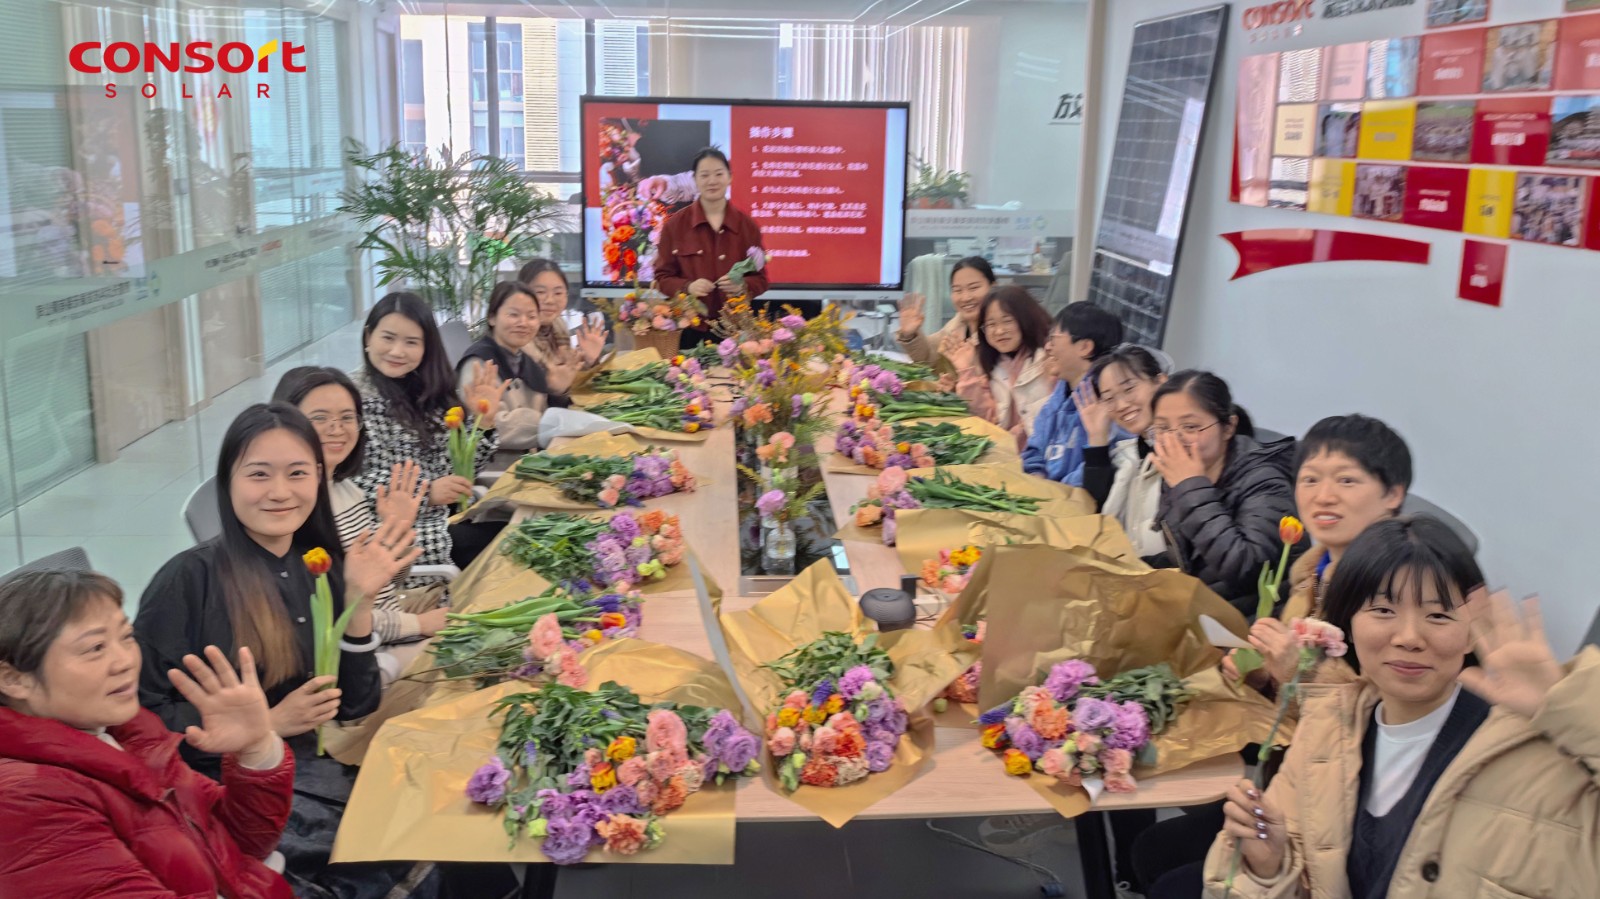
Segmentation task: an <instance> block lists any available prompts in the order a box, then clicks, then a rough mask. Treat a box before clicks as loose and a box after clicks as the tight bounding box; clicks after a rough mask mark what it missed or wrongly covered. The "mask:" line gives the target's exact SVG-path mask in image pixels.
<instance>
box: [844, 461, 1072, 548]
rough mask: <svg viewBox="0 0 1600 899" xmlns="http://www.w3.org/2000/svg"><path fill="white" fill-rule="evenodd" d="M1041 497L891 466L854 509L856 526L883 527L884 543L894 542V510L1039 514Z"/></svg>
mask: <svg viewBox="0 0 1600 899" xmlns="http://www.w3.org/2000/svg"><path fill="white" fill-rule="evenodd" d="M1039 503H1040V500H1039V498H1038V497H1034V496H1021V495H1018V494H1015V493H1011V492H1010V491H1008V490H1004V489H1001V488H999V487H989V486H986V485H984V484H972V483H968V482H967V481H963V480H961V479H960V478H958V477H956V476H955V475H952V474H950V473H949V472H947V471H943V470H935V471H934V473H933V475H932V476H931V477H916V478H913V477H911V476H910V475H908V474H907V473H906V470H905V469H903V468H899V467H889V468H885V469H884V470H883V473H882V474H880V475H878V480H877V482H876V483H874V484H873V485H872V486H871V487H868V488H867V498H866V499H864V500H862V501H861V502H859V503H856V504H855V506H854V507H852V508H851V511H852V512H854V513H855V516H856V526H857V527H863V528H865V527H871V526H873V525H875V524H880V523H881V524H882V526H883V542H884V543H885V544H888V545H889V546H893V545H894V542H895V528H896V525H895V513H896V512H897V511H899V510H901V509H968V510H971V511H975V512H1008V513H1015V514H1020V515H1037V514H1038V513H1039Z"/></svg>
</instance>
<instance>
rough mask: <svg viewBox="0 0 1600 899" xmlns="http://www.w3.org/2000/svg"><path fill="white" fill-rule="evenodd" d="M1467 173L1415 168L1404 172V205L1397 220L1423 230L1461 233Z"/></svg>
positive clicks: (1465, 209)
mask: <svg viewBox="0 0 1600 899" xmlns="http://www.w3.org/2000/svg"><path fill="white" fill-rule="evenodd" d="M1468 174H1469V172H1468V171H1467V170H1466V169H1446V168H1438V167H1435V166H1431V165H1414V166H1412V167H1411V168H1409V169H1407V170H1406V202H1405V209H1404V211H1403V212H1402V213H1401V216H1400V220H1401V221H1403V222H1405V223H1406V224H1408V225H1417V226H1419V227H1423V228H1441V229H1443V230H1445V231H1460V230H1461V224H1462V222H1463V221H1464V220H1465V219H1466V214H1467V176H1468Z"/></svg>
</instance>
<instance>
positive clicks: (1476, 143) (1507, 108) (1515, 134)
mask: <svg viewBox="0 0 1600 899" xmlns="http://www.w3.org/2000/svg"><path fill="white" fill-rule="evenodd" d="M1549 149H1550V100H1549V99H1548V98H1545V97H1508V98H1504V99H1493V100H1479V101H1478V110H1477V114H1476V119H1475V121H1474V123H1473V127H1472V161H1473V162H1480V163H1489V164H1491V165H1516V166H1543V165H1544V164H1545V163H1544V156H1545V152H1546V151H1548V150H1549Z"/></svg>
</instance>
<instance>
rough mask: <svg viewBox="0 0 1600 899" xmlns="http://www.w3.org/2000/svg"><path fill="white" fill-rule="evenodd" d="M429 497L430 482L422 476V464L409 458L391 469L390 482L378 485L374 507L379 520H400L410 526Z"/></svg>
mask: <svg viewBox="0 0 1600 899" xmlns="http://www.w3.org/2000/svg"><path fill="white" fill-rule="evenodd" d="M427 497H428V482H427V481H426V480H424V479H423V477H422V466H420V465H418V464H417V463H416V460H414V459H407V460H406V461H404V462H401V463H399V464H397V465H395V466H394V467H393V468H391V469H389V483H387V484H383V485H381V486H379V487H378V491H377V498H376V499H375V500H374V501H373V507H374V508H375V509H376V511H377V513H378V521H380V522H384V521H398V522H401V523H403V524H404V525H405V526H406V527H410V526H411V524H412V523H413V522H415V521H416V520H417V510H418V509H420V508H421V507H422V503H423V501H424V500H426V499H427Z"/></svg>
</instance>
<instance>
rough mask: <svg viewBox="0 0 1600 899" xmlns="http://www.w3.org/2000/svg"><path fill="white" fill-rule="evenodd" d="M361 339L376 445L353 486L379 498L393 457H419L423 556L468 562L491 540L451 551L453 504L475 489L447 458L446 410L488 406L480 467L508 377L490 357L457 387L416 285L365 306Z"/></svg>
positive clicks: (493, 437)
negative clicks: (424, 492) (423, 484)
mask: <svg viewBox="0 0 1600 899" xmlns="http://www.w3.org/2000/svg"><path fill="white" fill-rule="evenodd" d="M361 341H362V345H363V349H364V350H365V352H364V353H363V355H362V360H361V362H362V365H361V372H360V374H358V375H357V376H356V387H357V388H359V389H360V391H361V421H362V424H363V426H364V427H365V429H366V433H367V436H368V438H369V439H368V442H367V447H368V448H369V449H370V450H371V452H368V453H367V454H366V458H364V459H363V460H362V464H361V473H360V474H358V475H356V477H355V483H356V486H358V487H360V488H361V489H362V491H363V492H364V493H366V495H367V496H368V497H371V498H374V499H376V497H377V490H378V487H379V486H380V485H382V484H385V483H388V479H389V473H390V471H391V470H392V469H393V468H394V466H395V465H396V464H398V463H402V462H405V461H407V460H410V461H414V462H416V463H417V465H418V467H420V468H421V470H422V476H423V477H425V478H427V479H428V501H427V503H426V504H425V505H424V506H423V507H422V508H421V509H419V510H418V511H417V525H416V527H417V545H418V546H419V547H421V548H422V558H421V562H422V564H424V565H449V564H452V562H453V563H454V564H456V565H458V566H459V567H462V568H465V567H467V565H468V564H469V563H470V562H471V561H472V558H473V557H476V555H477V552H478V551H481V550H482V548H483V546H484V545H487V540H474V541H473V545H472V546H469V547H463V549H462V551H461V552H460V553H453V552H452V550H453V549H454V546H453V543H452V539H451V532H450V513H451V508H452V506H454V505H455V503H456V502H457V501H458V500H460V499H463V498H466V497H470V496H472V481H470V480H469V479H467V478H464V477H461V476H459V475H457V474H455V470H454V468H453V467H452V466H451V464H450V453H449V449H448V447H449V434H450V432H449V429H448V428H446V427H445V423H444V415H445V412H446V411H448V410H449V409H450V408H451V407H455V406H459V407H461V408H462V409H464V410H466V414H467V422H468V423H469V424H470V423H471V422H472V421H473V420H474V419H476V418H477V416H478V409H479V408H480V406H481V408H483V409H486V410H487V411H486V412H485V413H484V415H483V426H484V429H485V433H484V435H483V439H482V441H481V442H479V444H478V452H477V458H476V460H475V461H476V466H477V470H478V471H483V470H484V468H485V466H486V465H487V464H488V462H489V460H490V459H492V458H493V457H494V451H495V448H496V447H497V446H498V445H499V440H498V438H497V432H496V431H495V430H494V428H495V422H496V421H497V420H498V419H499V413H500V402H501V399H502V398H503V397H504V396H505V394H506V391H507V390H509V389H510V388H511V383H510V382H509V381H501V380H500V375H499V366H497V365H495V364H494V363H493V362H487V363H484V365H483V367H482V368H480V369H479V371H478V375H477V380H476V381H474V382H473V383H472V384H471V385H470V386H469V387H468V389H467V390H465V391H462V392H460V393H458V392H457V391H456V379H455V374H454V373H453V372H452V371H451V370H450V362H449V360H448V359H446V358H445V352H444V342H443V341H441V340H440V339H439V326H438V325H437V324H436V323H435V322H434V320H433V309H432V308H431V307H429V306H428V304H427V302H426V301H424V300H423V299H422V298H421V297H419V296H417V295H416V294H414V293H391V294H389V295H388V296H385V297H384V298H383V299H381V300H379V301H378V302H377V304H376V305H374V306H373V307H372V311H371V312H369V313H367V324H366V328H365V329H363V331H362V333H361ZM470 536H477V535H470ZM492 536H493V535H490V538H491V539H492ZM411 582H412V586H420V585H422V583H424V582H425V579H419V578H412V579H411Z"/></svg>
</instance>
